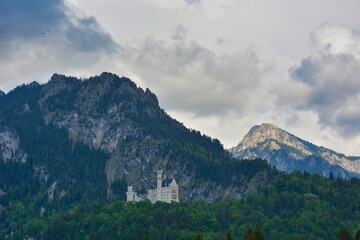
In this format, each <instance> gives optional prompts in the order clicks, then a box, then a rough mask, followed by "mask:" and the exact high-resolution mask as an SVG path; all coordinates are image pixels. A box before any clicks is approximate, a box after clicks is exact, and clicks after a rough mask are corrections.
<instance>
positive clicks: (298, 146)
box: [229, 123, 360, 178]
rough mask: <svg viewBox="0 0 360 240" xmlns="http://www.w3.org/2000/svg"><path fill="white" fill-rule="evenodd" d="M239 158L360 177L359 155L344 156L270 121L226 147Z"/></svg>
mask: <svg viewBox="0 0 360 240" xmlns="http://www.w3.org/2000/svg"><path fill="white" fill-rule="evenodd" d="M229 151H230V152H231V153H232V155H233V156H234V157H236V158H238V159H253V158H262V159H266V160H267V161H268V162H269V163H270V165H274V166H276V168H277V169H279V170H282V171H285V172H292V171H296V170H299V171H307V172H310V173H319V174H321V175H323V176H326V177H327V176H329V174H330V172H332V173H333V174H334V176H339V177H341V178H351V177H360V157H353V156H352V157H347V156H345V155H344V154H340V153H337V152H335V151H333V150H330V149H326V148H324V147H318V146H316V145H314V144H312V143H310V142H307V141H305V140H302V139H300V138H298V137H296V136H294V135H292V134H290V133H288V132H286V131H284V130H282V129H280V128H278V127H276V126H275V125H272V124H268V123H263V124H261V125H260V126H259V125H256V126H254V127H252V128H251V129H250V131H249V132H248V133H247V134H246V135H245V136H244V138H243V139H242V140H241V141H240V142H239V144H238V145H237V146H236V147H233V148H231V149H229Z"/></svg>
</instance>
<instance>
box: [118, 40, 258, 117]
mask: <svg viewBox="0 0 360 240" xmlns="http://www.w3.org/2000/svg"><path fill="white" fill-rule="evenodd" d="M122 49H123V52H121V53H120V55H122V57H121V58H122V59H123V62H124V63H127V64H128V66H127V69H131V70H132V71H134V72H136V74H137V75H138V76H139V77H140V78H141V79H142V80H144V81H145V82H146V84H147V86H151V89H152V91H153V92H155V93H156V94H157V95H158V96H159V99H160V100H161V101H160V104H161V105H162V107H164V108H165V109H167V110H170V111H186V112H188V113H191V114H195V115H197V116H211V115H218V114H220V115H221V114H224V113H227V112H231V111H232V112H237V113H239V114H243V113H244V112H245V111H246V109H247V108H248V106H249V99H250V95H252V93H253V92H254V90H255V89H256V88H257V87H258V86H259V83H260V78H259V76H258V75H259V74H260V73H261V69H260V68H258V63H257V59H256V56H255V53H254V52H252V51H251V50H249V51H248V52H246V53H239V54H233V55H217V54H215V53H214V52H212V51H210V50H209V49H207V48H205V47H202V46H200V45H199V44H197V43H195V42H184V41H182V42H174V43H168V42H165V41H161V40H157V39H154V38H147V39H146V41H144V42H143V43H142V44H141V45H140V46H138V47H133V46H123V47H122Z"/></svg>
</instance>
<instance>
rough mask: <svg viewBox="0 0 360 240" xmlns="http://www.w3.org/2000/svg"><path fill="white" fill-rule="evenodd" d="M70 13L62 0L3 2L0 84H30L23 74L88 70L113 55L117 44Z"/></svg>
mask: <svg viewBox="0 0 360 240" xmlns="http://www.w3.org/2000/svg"><path fill="white" fill-rule="evenodd" d="M72 9H73V8H72V7H70V6H68V5H66V4H65V3H64V1H62V0H54V1H47V0H34V1H31V2H30V1H27V0H5V1H2V2H1V10H2V15H1V21H0V42H1V45H0V68H1V69H2V70H1V73H0V77H1V79H2V84H3V85H9V86H15V85H16V84H19V83H20V82H21V81H29V79H28V78H29V76H28V77H27V75H26V74H29V75H30V77H31V78H32V79H30V80H39V79H37V78H40V79H41V78H43V76H45V75H47V77H48V76H51V74H52V72H65V71H67V70H68V69H74V68H81V67H86V66H87V67H90V66H91V65H93V64H95V63H96V62H97V61H98V60H99V59H100V58H101V56H102V55H104V54H107V55H109V54H112V53H113V52H114V51H116V48H117V44H116V43H115V42H114V40H113V39H112V37H111V36H110V35H109V34H107V33H106V32H105V31H104V30H103V29H102V28H101V26H100V25H99V23H98V22H97V20H96V19H95V18H94V17H92V16H90V17H88V16H78V15H77V14H75V12H74V11H73V10H72ZM34 73H35V74H34ZM34 78H35V79H34ZM46 79H47V78H46ZM43 80H44V79H43ZM18 81H19V82H18Z"/></svg>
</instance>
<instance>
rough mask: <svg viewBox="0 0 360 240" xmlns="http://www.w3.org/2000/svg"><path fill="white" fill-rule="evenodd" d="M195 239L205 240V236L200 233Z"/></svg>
mask: <svg viewBox="0 0 360 240" xmlns="http://www.w3.org/2000/svg"><path fill="white" fill-rule="evenodd" d="M194 240H204V238H203V236H202V235H201V234H200V233H199V234H196V235H195V238H194Z"/></svg>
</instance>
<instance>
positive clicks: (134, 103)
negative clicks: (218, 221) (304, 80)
mask: <svg viewBox="0 0 360 240" xmlns="http://www.w3.org/2000/svg"><path fill="white" fill-rule="evenodd" d="M159 168H161V169H163V170H164V173H165V174H166V175H167V176H168V177H171V178H175V179H176V181H177V183H178V185H179V196H180V200H181V201H190V200H196V199H203V200H206V201H214V200H217V199H223V198H240V197H242V196H245V195H246V194H247V193H248V192H251V191H256V189H257V187H258V186H262V185H264V184H265V183H266V182H268V181H269V179H270V178H271V175H272V173H273V171H272V170H271V168H270V166H269V165H268V164H267V163H266V161H261V160H257V161H255V162H252V161H241V162H239V161H236V160H235V159H233V158H232V157H231V155H230V154H229V153H228V152H227V151H226V150H224V148H223V146H222V145H221V143H220V142H219V141H218V140H217V139H212V138H210V137H207V136H205V135H202V134H201V133H200V132H198V131H194V130H189V129H187V128H186V127H184V126H183V125H182V124H181V123H179V122H178V121H176V120H174V119H172V118H171V117H170V116H169V115H167V114H166V112H165V111H164V110H162V109H161V108H160V107H159V103H158V99H157V97H156V96H155V95H154V94H153V93H152V92H151V91H150V90H149V89H146V90H145V91H144V90H143V89H141V88H138V87H137V86H136V84H135V83H134V82H132V81H131V80H130V79H128V78H125V77H118V76H117V75H115V74H111V73H102V74H101V75H100V76H95V77H91V78H89V79H83V80H81V79H77V78H74V77H67V76H64V75H59V74H54V75H53V76H52V77H51V79H50V81H49V82H48V83H46V84H43V85H41V84H38V83H36V82H33V83H31V84H28V85H22V86H19V87H17V88H15V89H14V90H12V91H10V92H9V93H8V94H6V95H5V96H2V97H1V98H0V189H1V190H2V191H4V192H6V196H7V199H8V200H9V201H16V200H17V199H23V198H25V197H27V196H29V195H30V196H34V197H36V199H37V200H36V201H37V202H38V203H37V205H36V206H37V207H38V210H39V209H41V207H43V206H50V205H52V206H54V205H56V206H58V207H60V206H68V205H69V204H71V203H77V202H91V201H98V202H101V203H105V202H112V201H114V200H124V199H125V191H126V188H127V185H132V186H133V187H134V190H136V191H138V192H140V193H141V192H145V191H146V188H147V186H148V185H149V184H150V183H151V182H153V181H154V180H155V177H156V171H157V170H158V169H159ZM49 204H50V205H49ZM45 208H46V207H45ZM39 211H40V210H39Z"/></svg>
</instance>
